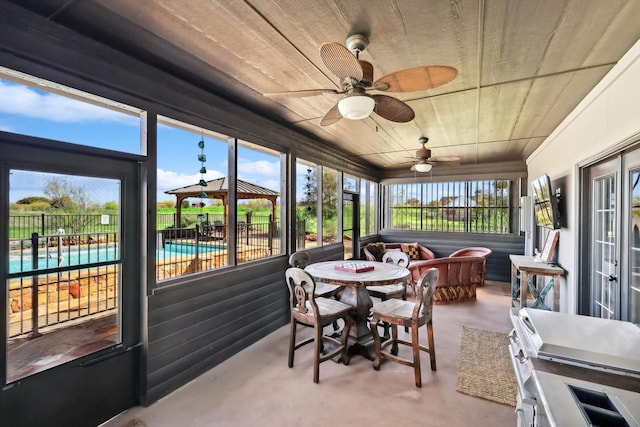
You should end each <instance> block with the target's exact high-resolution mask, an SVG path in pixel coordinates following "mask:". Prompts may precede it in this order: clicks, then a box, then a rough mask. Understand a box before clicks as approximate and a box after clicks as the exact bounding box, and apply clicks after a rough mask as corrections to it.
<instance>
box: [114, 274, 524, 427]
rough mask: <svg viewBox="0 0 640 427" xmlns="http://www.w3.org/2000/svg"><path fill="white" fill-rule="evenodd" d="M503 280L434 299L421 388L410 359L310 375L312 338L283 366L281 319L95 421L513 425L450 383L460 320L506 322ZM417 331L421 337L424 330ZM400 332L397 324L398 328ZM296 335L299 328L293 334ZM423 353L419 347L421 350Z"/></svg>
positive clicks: (354, 362)
mask: <svg viewBox="0 0 640 427" xmlns="http://www.w3.org/2000/svg"><path fill="white" fill-rule="evenodd" d="M509 307H510V297H509V291H508V284H505V283H498V282H488V283H487V284H486V285H485V286H484V287H483V288H480V289H478V296H477V300H476V301H475V302H468V303H462V304H452V305H437V306H435V307H434V320H433V323H434V335H435V343H436V357H437V367H438V370H437V371H435V372H433V371H431V370H430V369H429V358H428V357H429V355H428V354H426V353H423V354H422V367H423V368H422V369H423V370H422V388H416V387H415V385H414V379H413V370H412V368H409V367H406V366H402V365H399V364H396V363H391V362H386V363H383V365H382V366H381V368H380V371H377V372H376V371H374V370H373V368H372V366H371V362H370V361H369V360H367V359H365V358H363V357H360V356H354V357H353V358H352V359H351V363H350V364H349V365H348V366H344V365H342V364H336V363H334V362H332V361H327V362H325V363H322V364H321V365H320V383H319V384H314V383H313V381H312V354H311V350H312V346H311V345H308V346H306V348H305V347H303V348H302V349H299V350H298V351H297V352H296V355H295V357H296V359H295V366H294V367H293V368H292V369H289V368H288V367H287V347H288V337H289V326H288V325H287V326H284V327H282V328H280V329H278V330H277V331H275V332H274V333H272V334H271V335H269V336H267V337H265V338H264V339H262V340H261V341H259V342H257V343H255V344H254V345H252V346H250V347H249V348H247V349H245V350H243V351H242V352H240V353H239V354H237V355H235V356H233V357H232V358H231V359H229V360H227V361H225V362H224V363H222V364H220V365H218V366H216V367H215V368H213V369H211V370H210V371H209V372H207V373H205V374H204V375H202V376H200V377H199V378H197V379H195V380H194V381H192V382H190V383H189V384H186V385H185V386H183V387H181V388H180V389H178V390H176V391H174V392H173V393H171V394H170V395H168V396H166V397H165V398H163V399H161V400H159V401H158V402H156V403H154V404H152V405H151V406H149V407H146V408H145V407H135V408H132V409H130V410H128V411H126V412H124V413H122V414H120V415H119V416H117V417H115V418H114V419H112V420H110V421H109V422H107V423H105V424H103V426H102V427H121V426H124V425H137V424H136V423H133V422H132V420H135V419H138V420H141V421H142V422H143V423H144V424H145V425H146V426H147V427H175V426H181V427H191V426H237V427H243V426H247V427H249V426H251V427H254V426H261V427H276V426H277V427H282V426H297V427H313V426H318V427H321V426H322V427H325V426H330V425H333V426H348V425H354V426H367V427H376V426H385V427H386V426H392V425H394V426H399V427H411V426H421V427H426V426H448V427H456V426H465V427H468V426H476V427H480V426H492V427H495V426H513V425H515V422H516V418H515V413H514V408H512V407H510V406H506V405H502V404H498V403H494V402H490V401H487V400H483V399H480V398H476V397H471V396H468V395H465V394H462V393H459V392H457V391H456V359H457V352H458V347H459V343H460V336H461V330H462V325H466V326H471V327H475V328H483V329H491V330H494V331H500V332H508V331H509V330H510V329H511V324H510V321H509ZM422 329H423V330H421V332H420V333H421V336H420V338H421V339H425V341H426V332H425V331H424V328H422ZM402 333H404V332H402ZM299 335H300V334H299ZM421 353H422V352H421Z"/></svg>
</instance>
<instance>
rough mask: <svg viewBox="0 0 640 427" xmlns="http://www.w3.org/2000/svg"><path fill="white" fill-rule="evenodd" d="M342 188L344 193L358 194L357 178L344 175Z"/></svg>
mask: <svg viewBox="0 0 640 427" xmlns="http://www.w3.org/2000/svg"><path fill="white" fill-rule="evenodd" d="M342 188H343V190H345V191H351V192H354V193H357V192H358V178H356V177H355V176H351V175H347V174H346V173H345V174H344V175H343V178H342Z"/></svg>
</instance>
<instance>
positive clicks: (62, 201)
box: [43, 178, 95, 233]
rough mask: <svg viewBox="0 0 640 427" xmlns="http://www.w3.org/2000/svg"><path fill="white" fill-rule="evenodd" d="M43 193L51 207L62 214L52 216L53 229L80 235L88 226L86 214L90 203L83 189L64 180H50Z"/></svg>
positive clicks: (88, 220) (89, 218)
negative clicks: (47, 197)
mask: <svg viewBox="0 0 640 427" xmlns="http://www.w3.org/2000/svg"><path fill="white" fill-rule="evenodd" d="M43 192H44V194H46V195H47V196H49V199H50V201H51V207H52V208H53V209H54V210H57V211H60V212H61V213H63V214H64V215H53V216H52V225H53V226H54V227H56V228H63V229H65V231H66V232H67V233H81V232H82V231H84V229H85V228H86V227H87V226H88V225H89V224H90V222H91V217H90V216H88V215H87V213H89V212H88V211H89V207H90V206H92V203H91V200H90V199H89V196H88V195H87V193H86V191H85V189H84V187H82V186H78V185H73V184H72V183H71V181H70V180H69V179H66V178H52V179H51V180H49V182H47V185H45V187H44V189H43ZM94 206H95V205H94ZM93 210H95V208H94V209H93Z"/></svg>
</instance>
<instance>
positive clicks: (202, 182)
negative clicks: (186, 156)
mask: <svg viewBox="0 0 640 427" xmlns="http://www.w3.org/2000/svg"><path fill="white" fill-rule="evenodd" d="M198 148H199V149H200V154H198V161H199V162H200V182H199V184H200V194H198V197H199V198H200V213H199V214H198V220H200V221H203V220H204V218H205V217H204V199H206V198H207V193H205V187H206V186H207V185H208V184H207V181H205V179H204V175H205V174H206V173H207V168H206V167H205V166H204V164H205V163H206V161H207V155H206V154H204V135H202V136H201V137H200V141H198Z"/></svg>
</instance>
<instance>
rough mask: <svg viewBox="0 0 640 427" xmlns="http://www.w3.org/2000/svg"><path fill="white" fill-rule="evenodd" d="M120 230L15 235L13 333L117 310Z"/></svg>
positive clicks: (10, 275) (11, 295) (11, 256)
mask: <svg viewBox="0 0 640 427" xmlns="http://www.w3.org/2000/svg"><path fill="white" fill-rule="evenodd" d="M120 263H121V261H120V248H119V245H118V234H117V233H74V234H66V233H65V234H62V233H60V234H47V235H41V234H39V233H33V234H32V235H31V237H30V238H28V239H10V240H9V272H8V280H7V283H8V309H9V313H8V314H9V332H8V336H9V337H15V336H19V335H23V334H29V335H30V336H31V337H37V336H39V335H40V333H39V329H40V328H45V327H49V326H53V325H56V324H59V323H63V322H67V321H70V320H75V319H78V318H81V317H86V316H91V315H94V314H97V313H101V312H105V311H110V310H115V309H117V306H118V292H119V285H118V283H119V279H118V278H119V271H120Z"/></svg>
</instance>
